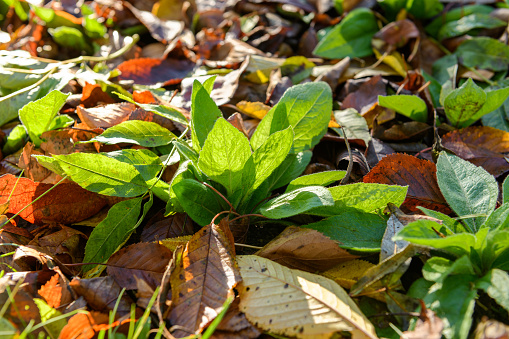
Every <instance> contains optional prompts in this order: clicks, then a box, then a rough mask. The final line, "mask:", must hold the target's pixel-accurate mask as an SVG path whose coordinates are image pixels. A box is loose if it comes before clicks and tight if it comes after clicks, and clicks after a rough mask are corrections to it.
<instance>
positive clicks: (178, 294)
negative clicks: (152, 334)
mask: <svg viewBox="0 0 509 339" xmlns="http://www.w3.org/2000/svg"><path fill="white" fill-rule="evenodd" d="M233 244H234V242H233V236H232V234H231V232H230V229H229V228H228V224H227V220H226V219H223V220H221V222H220V223H219V224H218V225H216V224H209V225H207V226H204V227H203V228H202V229H201V230H200V231H199V232H197V233H196V234H195V235H193V237H192V238H191V240H190V241H189V243H188V244H187V245H186V247H185V249H182V248H180V250H178V249H177V251H176V252H175V254H174V256H175V269H174V270H173V272H172V273H171V277H170V281H171V286H172V310H171V313H170V321H171V323H172V324H173V325H178V326H179V330H177V331H175V332H174V333H172V334H173V335H174V336H175V337H178V338H180V337H184V336H187V335H189V334H192V333H196V332H200V331H201V330H202V329H203V328H205V326H207V325H208V324H209V323H210V322H211V321H212V320H213V319H214V318H215V317H216V316H217V315H218V313H219V312H220V311H221V310H222V307H223V304H224V303H225V301H226V300H227V298H228V297H229V296H232V295H233V287H234V286H235V285H237V283H238V282H239V281H240V280H241V278H240V275H239V273H238V269H237V267H236V264H235V261H234V256H235V248H234V246H233Z"/></svg>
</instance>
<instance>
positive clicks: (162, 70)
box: [118, 58, 195, 86]
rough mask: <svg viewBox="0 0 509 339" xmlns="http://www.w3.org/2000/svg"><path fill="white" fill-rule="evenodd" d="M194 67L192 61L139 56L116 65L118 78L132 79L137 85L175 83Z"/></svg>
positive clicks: (166, 84) (167, 84)
mask: <svg viewBox="0 0 509 339" xmlns="http://www.w3.org/2000/svg"><path fill="white" fill-rule="evenodd" d="M194 67H195V64H194V62H192V61H189V60H186V59H183V60H178V59H163V60H162V59H154V58H139V59H132V60H128V61H124V62H123V63H121V64H120V65H119V66H118V69H119V70H120V71H121V72H122V74H121V75H119V76H118V78H119V80H133V81H134V83H135V84H138V85H155V84H161V85H162V86H169V85H175V84H178V83H180V82H181V81H182V79H183V78H184V77H186V76H187V75H188V74H189V73H190V72H191V71H192V70H193V69H194Z"/></svg>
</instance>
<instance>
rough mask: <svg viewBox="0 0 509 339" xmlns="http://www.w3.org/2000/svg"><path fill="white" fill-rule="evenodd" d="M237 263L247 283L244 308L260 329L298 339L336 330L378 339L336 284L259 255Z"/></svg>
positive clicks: (242, 288)
mask: <svg viewBox="0 0 509 339" xmlns="http://www.w3.org/2000/svg"><path fill="white" fill-rule="evenodd" d="M237 260H238V263H239V268H240V274H241V275H242V279H243V282H242V287H241V289H240V296H241V299H240V309H241V311H242V312H244V313H246V316H247V318H248V320H249V321H251V322H252V323H254V324H255V325H257V326H258V327H260V328H263V329H264V330H266V331H269V332H273V333H276V334H280V335H286V336H295V337H297V338H328V337H330V335H331V334H332V333H334V332H337V331H350V332H354V333H355V334H356V335H359V337H363V338H377V335H376V333H375V329H374V327H373V325H372V324H371V323H370V322H369V320H368V319H367V318H366V317H365V316H364V315H363V314H362V312H361V310H360V309H359V308H358V307H357V305H356V304H355V303H354V302H353V300H352V299H350V297H349V296H348V294H347V293H346V292H345V291H344V290H343V289H342V288H341V287H340V286H339V285H337V284H336V283H335V282H333V281H332V280H330V279H327V278H325V277H322V276H318V275H314V274H311V273H307V272H303V271H298V270H292V269H289V268H287V267H284V266H282V265H279V264H277V263H275V262H273V261H271V260H268V259H265V258H262V257H258V256H254V255H243V256H239V257H237Z"/></svg>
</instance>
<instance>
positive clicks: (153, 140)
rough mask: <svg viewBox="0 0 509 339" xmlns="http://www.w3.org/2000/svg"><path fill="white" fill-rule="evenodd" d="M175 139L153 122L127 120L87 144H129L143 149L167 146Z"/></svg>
mask: <svg viewBox="0 0 509 339" xmlns="http://www.w3.org/2000/svg"><path fill="white" fill-rule="evenodd" d="M176 138H177V137H176V136H175V134H173V133H171V132H170V131H168V130H167V129H166V128H164V127H161V126H160V125H159V124H156V123H155V122H149V121H142V120H128V121H124V122H121V123H120V124H118V125H115V126H113V127H110V128H108V129H107V130H106V131H104V133H103V134H101V135H98V136H96V137H95V138H93V139H91V140H89V141H88V142H94V141H98V142H102V143H105V144H108V145H114V144H120V143H123V142H125V143H129V144H136V145H140V146H144V147H157V146H163V145H168V144H169V143H171V141H172V140H173V139H176Z"/></svg>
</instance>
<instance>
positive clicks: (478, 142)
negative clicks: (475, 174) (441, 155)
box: [442, 126, 509, 177]
mask: <svg viewBox="0 0 509 339" xmlns="http://www.w3.org/2000/svg"><path fill="white" fill-rule="evenodd" d="M442 145H443V146H444V147H445V148H447V149H449V150H451V151H453V152H454V153H455V154H456V155H457V156H459V157H460V158H462V159H464V160H468V161H470V162H471V163H473V164H474V165H476V166H482V167H483V168H484V169H485V170H486V171H488V172H489V173H490V174H493V175H494V176H495V177H499V176H501V175H502V174H504V173H506V172H508V171H509V161H508V160H509V158H508V154H507V153H508V152H509V132H506V131H502V130H500V129H496V128H493V127H488V126H471V127H467V128H463V129H460V130H455V131H452V132H449V133H447V134H446V135H444V136H443V137H442Z"/></svg>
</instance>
